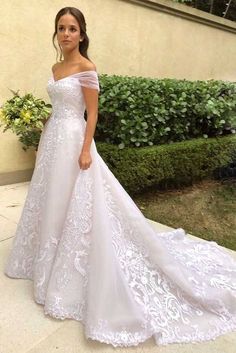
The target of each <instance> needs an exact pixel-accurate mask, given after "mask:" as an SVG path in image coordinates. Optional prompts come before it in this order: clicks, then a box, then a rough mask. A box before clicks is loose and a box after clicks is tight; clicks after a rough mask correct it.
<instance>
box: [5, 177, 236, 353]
mask: <svg viewBox="0 0 236 353" xmlns="http://www.w3.org/2000/svg"><path fill="white" fill-rule="evenodd" d="M28 185H29V183H28V182H27V183H19V184H12V185H5V186H0V293H1V294H0V304H1V305H0V353H26V352H27V353H92V352H99V353H111V352H122V353H129V352H130V353H131V352H136V353H154V352H155V353H199V352H201V353H235V352H236V332H235V333H230V334H227V335H224V336H220V337H218V338H217V339H216V340H213V341H209V342H204V343H199V344H171V345H168V346H156V345H155V342H154V339H153V338H151V339H149V340H148V341H146V342H145V343H142V344H140V345H139V346H137V347H130V348H113V347H112V346H111V345H107V344H102V343H99V342H96V341H92V340H90V339H88V340H87V339H86V337H85V336H84V332H83V326H82V324H81V323H80V322H78V321H75V320H64V321H63V320H56V319H53V318H50V317H48V316H45V315H44V311H43V307H42V306H41V305H39V304H36V303H35V302H34V299H33V291H32V289H33V285H32V281H29V280H22V279H10V278H8V277H7V276H5V275H4V273H3V268H4V264H5V262H6V259H7V255H8V253H9V249H10V246H11V242H12V239H13V236H14V232H15V230H16V225H17V222H18V220H19V217H20V213H21V211H22V207H23V203H24V200H25V197H26V193H27V189H28ZM153 223H154V222H153ZM154 226H155V227H156V228H157V229H158V230H161V231H167V230H171V228H169V227H167V226H165V225H162V224H159V223H154ZM189 236H191V235H189ZM233 256H235V258H236V253H233Z"/></svg>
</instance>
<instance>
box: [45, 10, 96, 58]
mask: <svg viewBox="0 0 236 353" xmlns="http://www.w3.org/2000/svg"><path fill="white" fill-rule="evenodd" d="M66 14H70V15H72V16H74V17H75V19H76V20H77V22H78V24H79V26H80V33H81V37H82V38H83V41H82V42H80V45H79V48H78V51H79V52H80V53H81V54H82V55H83V56H84V57H85V58H87V59H88V60H90V59H89V57H88V54H87V51H88V46H89V38H88V36H87V33H86V22H85V18H84V15H83V14H82V12H81V11H80V10H79V9H77V8H75V7H64V8H63V9H61V10H60V11H59V12H58V13H57V15H56V18H55V32H54V33H53V36H52V43H53V46H54V48H55V49H56V51H57V58H58V50H57V47H56V45H55V37H56V35H57V24H58V21H59V19H60V18H61V17H62V16H64V15H66ZM59 60H60V61H61V60H62V52H61V50H60V58H59Z"/></svg>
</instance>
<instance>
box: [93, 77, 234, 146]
mask: <svg viewBox="0 0 236 353" xmlns="http://www.w3.org/2000/svg"><path fill="white" fill-rule="evenodd" d="M100 86H101V94H100V100H99V119H98V124H97V130H96V135H95V137H96V138H97V140H99V141H105V142H108V143H113V144H116V145H119V147H120V148H121V149H122V148H124V147H128V146H129V147H141V146H152V145H159V144H164V143H173V142H178V141H183V140H190V139H193V138H197V137H204V138H208V137H215V136H219V135H226V134H234V133H235V132H236V85H235V83H232V82H225V81H216V80H208V81H187V80H177V79H169V78H165V79H153V78H145V77H128V76H118V75H113V76H108V75H106V74H103V75H100Z"/></svg>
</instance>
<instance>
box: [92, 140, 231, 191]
mask: <svg viewBox="0 0 236 353" xmlns="http://www.w3.org/2000/svg"><path fill="white" fill-rule="evenodd" d="M96 145H97V150H98V152H99V154H100V155H101V157H102V158H103V159H104V161H105V162H106V163H107V165H108V167H109V168H110V169H111V171H112V172H113V173H114V175H115V176H116V177H117V179H118V180H119V181H120V183H121V184H122V185H123V187H124V188H125V189H126V190H127V192H129V193H130V194H133V195H134V194H135V193H139V192H141V191H143V190H145V189H147V188H150V187H157V188H161V189H163V188H171V187H182V186H187V185H192V184H193V183H194V182H197V181H200V180H203V179H210V178H212V177H213V174H214V171H215V170H216V168H219V167H221V166H224V165H227V164H229V163H231V162H232V160H233V158H235V155H236V136H235V135H229V136H224V137H218V138H209V139H204V138H200V139H194V140H191V141H184V142H177V143H172V144H169V145H168V144H167V145H160V146H152V147H140V148H125V149H119V148H118V147H117V146H114V145H111V144H106V143H101V142H97V143H96Z"/></svg>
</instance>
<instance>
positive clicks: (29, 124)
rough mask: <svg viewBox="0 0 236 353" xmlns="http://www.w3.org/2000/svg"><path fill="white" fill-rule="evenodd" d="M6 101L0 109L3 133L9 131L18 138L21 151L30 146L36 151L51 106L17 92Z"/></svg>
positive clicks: (30, 95) (0, 122) (29, 94)
mask: <svg viewBox="0 0 236 353" xmlns="http://www.w3.org/2000/svg"><path fill="white" fill-rule="evenodd" d="M11 92H12V93H13V97H12V98H11V99H9V100H7V101H6V102H5V103H4V104H3V105H2V106H1V109H0V125H1V126H4V129H3V131H4V132H5V131H6V130H8V129H10V130H12V131H13V132H14V133H15V134H16V135H18V136H19V140H20V141H21V142H22V143H23V149H24V150H27V149H28V148H29V147H30V146H32V147H34V148H35V149H36V150H37V147H38V143H39V139H40V134H41V131H42V129H43V126H44V123H45V121H46V119H47V118H48V116H49V114H50V111H51V104H46V103H45V102H44V101H43V100H42V99H38V98H35V97H34V96H33V95H32V94H31V93H27V94H25V95H24V96H23V97H21V96H20V95H19V93H18V92H19V91H17V92H14V91H12V90H11Z"/></svg>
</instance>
